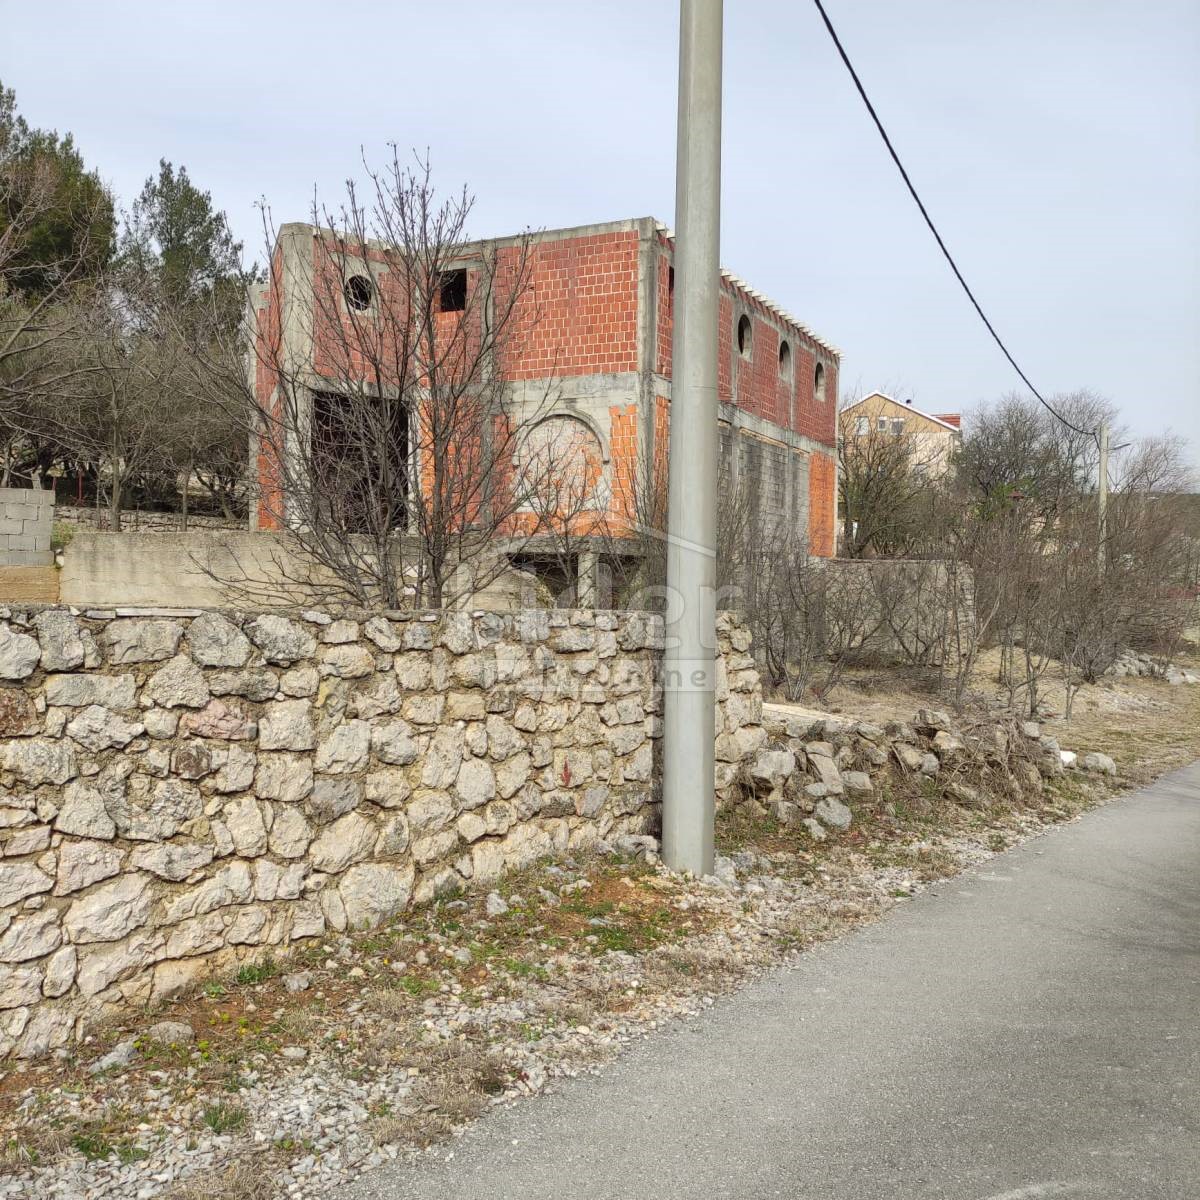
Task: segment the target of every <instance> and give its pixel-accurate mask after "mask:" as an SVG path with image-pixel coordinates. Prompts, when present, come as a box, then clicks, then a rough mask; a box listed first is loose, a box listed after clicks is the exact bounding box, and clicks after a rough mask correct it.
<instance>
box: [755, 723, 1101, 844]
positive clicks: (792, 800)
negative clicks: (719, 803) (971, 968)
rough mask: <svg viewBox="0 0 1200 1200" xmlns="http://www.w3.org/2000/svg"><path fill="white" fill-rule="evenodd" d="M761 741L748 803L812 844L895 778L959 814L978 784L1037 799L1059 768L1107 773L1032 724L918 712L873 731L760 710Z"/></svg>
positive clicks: (979, 797)
mask: <svg viewBox="0 0 1200 1200" xmlns="http://www.w3.org/2000/svg"><path fill="white" fill-rule="evenodd" d="M761 733H762V746H761V747H760V748H759V749H758V751H757V752H756V754H755V756H754V758H753V759H752V760H751V761H750V762H749V764H748V766H747V767H746V769H745V774H746V778H747V783H746V796H747V798H748V800H749V802H750V803H753V804H756V805H757V806H758V807H759V808H760V809H762V810H763V811H767V812H770V813H771V815H772V816H774V817H775V818H776V820H778V821H780V822H781V823H782V824H784V825H800V826H803V827H804V828H805V829H806V830H807V832H808V833H809V835H810V836H811V837H813V838H814V839H815V840H817V841H823V840H824V839H825V838H826V837H828V835H829V833H830V832H835V831H841V830H845V829H848V828H849V827H850V825H851V822H852V820H853V814H852V810H851V808H850V806H849V805H848V804H847V801H848V800H871V799H873V798H876V797H877V796H878V794H879V791H880V789H881V788H882V787H883V786H885V784H886V781H887V780H888V778H889V777H895V776H897V775H898V776H901V777H908V778H910V779H917V780H925V781H929V784H930V785H931V786H933V785H936V786H938V787H939V788H940V790H941V791H942V792H944V794H946V795H948V796H950V797H951V798H953V799H954V800H956V801H957V802H959V803H960V804H963V805H965V806H967V807H983V806H984V805H986V803H987V800H986V789H985V788H982V787H981V786H980V783H981V781H983V780H988V782H989V783H990V784H991V785H992V786H996V785H999V786H1000V787H1002V788H1005V789H1006V790H1007V791H1008V792H1010V793H1016V794H1020V793H1032V794H1037V793H1040V792H1041V790H1042V787H1043V780H1044V779H1048V778H1054V777H1055V776H1058V775H1061V774H1062V773H1063V772H1064V771H1065V770H1068V769H1079V770H1083V771H1089V772H1093V773H1099V774H1104V775H1116V773H1117V768H1116V764H1115V763H1114V762H1113V760H1112V759H1111V758H1109V757H1108V755H1106V754H1085V755H1083V756H1082V757H1080V756H1078V755H1076V754H1075V752H1074V751H1069V750H1063V749H1062V748H1061V747H1060V746H1059V744H1058V742H1057V740H1056V739H1054V738H1052V737H1048V736H1046V735H1044V734H1043V733H1042V731H1041V727H1040V726H1039V725H1038V723H1037V722H1036V721H1022V722H1012V721H1000V722H996V723H994V724H990V725H986V726H984V727H982V728H981V729H976V730H974V731H972V732H969V733H967V732H963V731H961V730H957V729H955V728H954V726H953V724H952V721H951V718H950V717H949V716H948V715H947V714H946V713H944V712H940V711H938V710H936V709H921V710H920V711H919V712H918V713H917V714H916V716H915V717H914V718H913V720H912V722H911V723H907V724H906V723H902V722H889V723H888V724H887V725H883V726H880V725H874V724H871V723H869V722H866V721H853V720H843V719H841V718H839V717H834V716H828V717H813V716H811V715H795V716H791V715H788V716H784V715H781V714H778V713H771V712H768V714H767V715H766V716H765V717H764V723H763V727H762V730H761ZM743 736H745V731H743ZM989 777H990V778H989Z"/></svg>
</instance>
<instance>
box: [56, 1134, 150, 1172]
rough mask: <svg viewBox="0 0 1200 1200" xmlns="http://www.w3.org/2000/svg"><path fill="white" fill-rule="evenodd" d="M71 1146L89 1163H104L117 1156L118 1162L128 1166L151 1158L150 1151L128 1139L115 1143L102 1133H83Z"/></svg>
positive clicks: (120, 1139)
mask: <svg viewBox="0 0 1200 1200" xmlns="http://www.w3.org/2000/svg"><path fill="white" fill-rule="evenodd" d="M71 1145H72V1146H74V1147H75V1149H76V1150H78V1151H79V1153H80V1154H82V1155H83V1157H84V1158H86V1159H87V1160H88V1161H89V1162H96V1161H103V1160H104V1159H106V1158H108V1157H109V1156H110V1155H112V1154H115V1155H116V1156H117V1159H118V1161H120V1162H121V1163H122V1164H123V1165H125V1166H128V1165H129V1164H130V1163H135V1162H141V1161H142V1160H143V1159H146V1158H149V1157H150V1151H149V1150H144V1149H142V1147H141V1146H138V1145H136V1144H135V1143H134V1142H132V1141H130V1140H129V1139H128V1138H119V1139H118V1140H117V1141H115V1142H114V1141H110V1140H109V1139H108V1138H107V1137H105V1136H104V1134H102V1133H81V1134H79V1136H78V1137H76V1138H74V1139H73V1140H72V1142H71Z"/></svg>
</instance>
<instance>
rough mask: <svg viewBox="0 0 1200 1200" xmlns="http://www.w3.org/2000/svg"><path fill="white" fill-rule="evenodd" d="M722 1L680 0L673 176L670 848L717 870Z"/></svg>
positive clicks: (667, 665) (704, 870) (704, 869)
mask: <svg viewBox="0 0 1200 1200" xmlns="http://www.w3.org/2000/svg"><path fill="white" fill-rule="evenodd" d="M721 10H722V3H721V0H682V2H681V4H680V21H679V128H678V144H677V150H676V155H677V157H676V182H675V330H674V341H673V344H672V362H673V366H672V372H671V374H672V382H671V440H670V456H669V464H670V488H669V495H668V518H667V532H668V543H667V596H668V598H667V603H668V606H669V609H668V612H667V624H666V648H665V655H664V679H663V693H664V695H663V704H664V709H663V858H664V860H665V862H666V863H667V865H668V866H670V867H672V868H673V869H675V870H690V871H692V872H694V873H695V874H697V875H707V874H709V873H710V872H711V871H712V868H713V807H714V805H713V750H714V740H715V731H714V724H715V717H716V700H715V680H716V667H715V655H716V628H715V626H716V613H715V611H714V603H715V601H714V584H715V575H716V571H715V565H716V564H715V560H716V531H717V500H716V491H717V488H716V473H717V320H718V312H719V294H720V229H721V219H720V203H721V15H722V14H721Z"/></svg>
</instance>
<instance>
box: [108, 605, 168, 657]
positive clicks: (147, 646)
mask: <svg viewBox="0 0 1200 1200" xmlns="http://www.w3.org/2000/svg"><path fill="white" fill-rule="evenodd" d="M182 638H183V626H182V625H180V624H179V622H178V621H168V620H163V619H160V618H137V617H132V618H131V617H126V618H121V619H118V620H116V621H110V622H109V623H108V624H107V625H106V626H105V627H104V632H103V633H102V634H101V635H100V641H101V642H102V643H103V645H104V646H105V648H106V649H107V651H108V661H109V662H110V663H112V664H113V665H114V666H120V665H123V664H125V663H142V662H162V661H163V660H165V659H168V658H171V657H172V656H173V655H174V654H175V652H176V651H177V650H178V649H179V643H180V640H181V639H182Z"/></svg>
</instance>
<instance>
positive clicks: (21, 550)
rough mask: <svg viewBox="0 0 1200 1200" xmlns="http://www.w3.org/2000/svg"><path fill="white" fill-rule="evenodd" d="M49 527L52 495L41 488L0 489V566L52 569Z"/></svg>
mask: <svg viewBox="0 0 1200 1200" xmlns="http://www.w3.org/2000/svg"><path fill="white" fill-rule="evenodd" d="M53 525H54V493H53V492H51V491H48V490H46V489H44V488H0V566H3V567H48V566H52V565H53V564H54V555H53V552H52V551H51V549H50V533H51V529H52V527H53Z"/></svg>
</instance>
